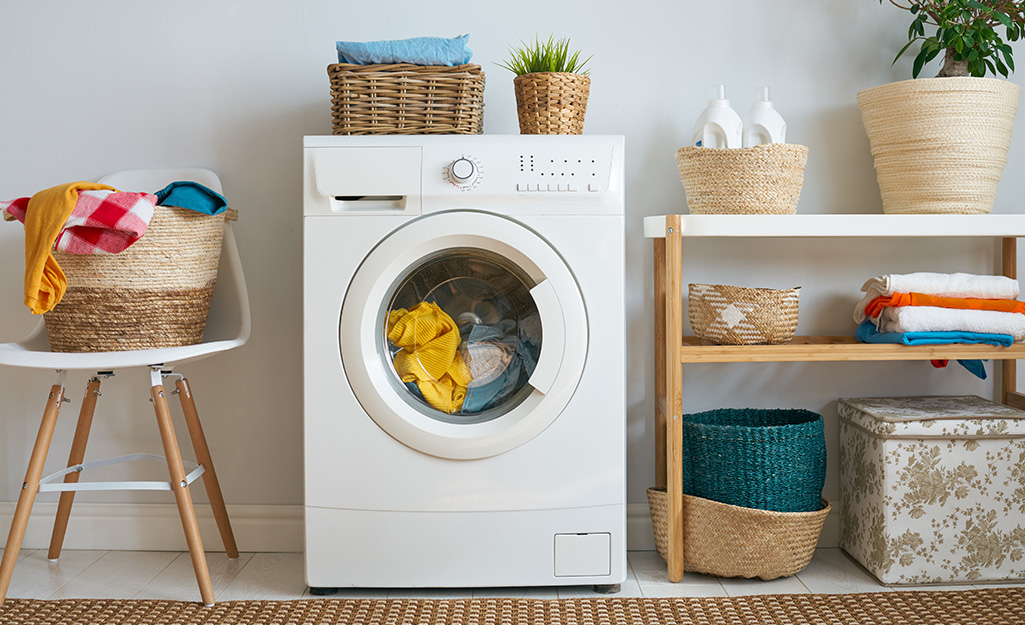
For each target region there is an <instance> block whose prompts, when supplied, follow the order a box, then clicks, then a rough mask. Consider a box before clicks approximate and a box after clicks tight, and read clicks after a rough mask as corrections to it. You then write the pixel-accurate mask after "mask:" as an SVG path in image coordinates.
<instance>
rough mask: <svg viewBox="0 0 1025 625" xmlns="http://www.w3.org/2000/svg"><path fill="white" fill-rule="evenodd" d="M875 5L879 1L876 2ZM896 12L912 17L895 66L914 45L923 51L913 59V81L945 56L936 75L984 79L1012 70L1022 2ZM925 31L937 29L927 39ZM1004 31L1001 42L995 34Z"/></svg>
mask: <svg viewBox="0 0 1025 625" xmlns="http://www.w3.org/2000/svg"><path fill="white" fill-rule="evenodd" d="M879 2H880V4H881V3H882V2H883V0H879ZM890 3H891V4H893V5H894V6H896V7H899V8H901V9H904V10H906V11H910V12H911V14H912V15H914V19H913V20H912V21H911V26H910V27H909V28H908V39H909V41H908V43H907V44H906V45H905V46H904V47H903V48H902V49H901V51H900V52H898V53H897V57H896V58H895V59H894V60H893V62H894V63H896V62H897V59H899V58H900V57H901V56H903V55H904V53H905V52H906V51H907V50H908V48H910V47H911V46H912V45H913V44H914V43H915V42H918V41H921V42H922V46H921V48H920V49H919V52H918V54H917V55H916V56H915V61H914V65H913V66H912V70H911V73H912V76H913V77H915V78H918V75H919V74H920V73H921V72H922V68H923V67H924V66H925V64H926V63H928V62H929V61H931V60H933V59H935V58H936V57H937V56H939V54H940V52H943V53H944V59H943V67H942V68H941V69H940V73H939V74H938V76H985V75H986V72H987V71H988V72H990V73H992V74H997V73H999V74H1001V75H1002V76H1004V77H1006V76H1007V75H1008V74H1009V73H1010V72H1013V71H1014V57H1013V52H1012V50H1011V46H1010V45H1008V44H1007V43H1006V41H1005V39H1006V40H1007V41H1017V40H1018V39H1021V38H1022V36H1023V34H1025V2H1022V0H917V1H916V0H911V2H909V3H908V4H902V3H901V2H898V0H890ZM927 26H930V27H936V32H935V34H933V35H932V36H929V37H927V36H926V35H925V29H926V27H927ZM1001 26H1002V27H1003V30H1004V35H1005V37H1003V38H1002V37H1001V36H1000V35H999V34H998V32H997V29H998V28H999V27H1001Z"/></svg>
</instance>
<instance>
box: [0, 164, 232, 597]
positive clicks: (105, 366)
mask: <svg viewBox="0 0 1025 625" xmlns="http://www.w3.org/2000/svg"><path fill="white" fill-rule="evenodd" d="M175 180H192V181H195V182H198V183H200V184H203V185H205V186H207V187H209V188H211V189H213V190H215V191H218V192H220V191H221V184H220V180H218V178H217V175H216V174H214V173H213V172H212V171H209V170H206V169H167V170H133V171H123V172H118V173H115V174H111V175H109V176H107V177H105V178H103V179H102V180H100V182H102V183H104V184H109V185H110V186H112V187H115V188H118V189H124V190H126V191H149V192H154V191H156V190H157V189H161V188H163V187H164V186H166V185H167V184H168V183H170V182H173V181H175ZM249 330H250V321H249V299H248V295H247V293H246V283H245V278H244V276H243V275H242V263H241V261H240V260H239V256H238V249H237V247H236V245H235V238H234V235H233V234H232V229H231V223H230V222H227V221H226V222H225V224H224V240H223V243H222V251H221V259H220V266H219V269H218V275H217V283H216V285H215V287H214V296H213V301H212V303H211V305H210V314H209V318H208V321H207V325H206V331H205V334H204V337H203V342H202V343H200V344H198V345H188V346H185V347H172V348H162V349H149V350H136V351H125V352H98V353H57V352H52V351H50V343H49V340H48V339H47V336H46V329H45V327H44V325H43V320H42V319H40V320H39V324H38V325H37V326H36V328H35V329H34V330H33V331H32V332H31V333H30V334H29V335H28V336H27V337H25V338H24V339H22V340H21V341H18V342H16V343H6V344H0V365H6V366H11V367H30V368H36V369H50V370H51V371H53V370H56V371H57V380H56V382H55V383H54V385H53V386H52V387H51V389H50V395H49V398H48V400H47V402H46V409H45V411H44V412H43V419H42V423H41V425H40V427H39V434H38V435H37V437H36V442H35V447H34V448H33V450H32V455H31V458H30V460H29V466H28V471H27V472H26V475H25V481H24V483H23V484H22V489H21V495H20V496H19V497H18V505H17V508H16V509H15V512H14V519H13V521H12V523H11V530H10V534H9V535H8V537H7V545H6V547H5V549H4V553H3V560H2V561H0V605H3V602H4V599H5V598H6V596H7V589H8V587H9V586H10V582H11V576H12V575H13V574H14V564H15V561H16V560H17V559H18V551H19V550H20V549H21V543H22V539H23V538H24V536H25V529H26V526H27V525H28V519H29V514H30V513H31V510H32V504H33V502H34V501H35V497H36V493H38V492H46V491H59V492H60V493H61V496H60V503H59V504H58V508H57V519H56V521H55V523H54V528H53V536H52V538H51V541H50V550H49V556H48V557H49V558H50V560H51V561H55V560H56V559H57V558H59V557H60V552H61V547H62V545H63V542H64V532H65V530H66V529H67V524H68V517H69V516H70V514H71V506H72V503H73V501H74V496H75V492H76V491H80V490H90V491H92V490H170V491H173V492H174V496H175V500H176V502H177V504H178V512H179V514H180V515H181V521H182V526H183V527H184V530H185V539H186V543H187V544H188V548H189V553H190V555H191V557H192V565H193V568H194V569H195V572H196V579H197V581H198V582H199V590H200V596H201V597H202V600H203V603H204V604H206V605H213V603H214V592H213V586H212V584H211V581H210V572H209V570H208V569H207V563H206V555H205V553H204V551H203V543H202V541H201V540H200V536H199V525H198V523H197V521H196V514H195V510H194V508H193V505H192V497H191V495H190V493H189V484H191V483H192V482H193V481H194V480H195V479H197V478H198V477H200V476H202V477H203V484H204V486H206V491H207V495H208V496H209V499H210V505H211V507H212V508H213V514H214V518H215V520H216V522H217V527H218V530H219V531H220V534H221V539H222V541H223V542H224V549H225V551H226V552H227V555H228V557H229V558H238V548H237V547H236V545H235V537H234V535H233V534H232V530H231V523H230V522H229V520H228V513H227V510H226V508H225V506H224V498H223V497H222V495H221V489H220V486H219V485H218V483H217V476H216V473H215V472H214V467H213V463H212V462H211V459H210V450H209V448H208V446H207V443H206V437H205V436H204V434H203V429H202V426H201V425H200V422H199V415H198V413H197V411H196V404H195V401H194V400H193V397H192V390H191V388H190V387H189V381H188V380H187V379H186V378H185V377H184V376H183V375H181V374H178V373H174V372H173V368H174V367H175V366H177V365H181V364H183V363H186V362H190V361H194V360H199V359H200V358H205V357H207V356H210V355H212V354H216V353H218V352H223V351H226V350H229V349H232V348H235V347H239V346H241V345H243V344H245V342H246V340H247V339H248V338H249ZM129 367H145V368H148V369H149V370H150V383H151V384H150V386H151V388H150V396H151V398H152V402H153V407H154V411H155V413H156V418H157V425H158V428H159V431H160V437H161V440H162V442H163V447H164V456H163V457H162V456H156V455H153V454H129V455H126V456H119V457H117V458H110V459H106V460H97V461H92V462H83V460H84V456H85V448H86V442H87V441H88V438H89V429H90V427H91V424H92V417H93V410H94V408H95V406H96V400H97V397H98V396H99V388H100V381H101V379H102V378H105V377H108V376H110V375H112V374H113V372H114V371H115V370H117V369H124V368H129ZM69 370H87V371H93V372H96V375H95V376H94V377H92V378H91V379H90V380H89V383H88V385H87V387H86V394H85V399H84V400H83V401H82V407H81V411H80V414H79V418H78V425H77V427H76V430H75V436H74V439H73V442H72V445H71V454H70V457H69V459H68V468H67V469H65V470H63V471H58V472H57V473H54V474H52V475H49V476H46V477H42V471H43V464H44V463H45V462H46V454H47V450H48V449H49V447H50V441H51V439H52V437H53V431H54V425H55V424H56V421H57V415H58V413H59V412H60V407H61V404H62V403H63V402H66V401H69V400H67V399H65V398H64V377H65V374H66V372H67V371H69ZM168 377H173V378H177V380H176V382H175V386H176V391H172V394H174V393H177V394H178V397H179V400H180V401H181V405H182V412H183V413H184V415H185V421H186V424H187V426H188V430H189V436H190V438H191V439H192V446H193V449H194V450H195V453H196V460H197V461H198V464H193V463H185V462H184V461H183V460H182V457H181V452H180V451H179V448H178V442H177V440H176V439H175V435H174V429H173V426H172V424H171V417H170V410H169V408H168V404H167V398H166V397H165V392H164V379H165V378H168ZM152 459H155V460H160V461H165V460H166V462H167V467H168V470H169V472H170V481H168V482H143V481H128V482H79V480H78V478H79V475H80V473H81V472H82V471H83V470H84V469H88V468H90V467H96V466H103V465H108V464H113V463H116V462H127V461H132V460H152ZM186 467H188V472H186ZM62 477H63V481H62V482H57V480H59V479H60V478H62ZM55 482H57V483H55Z"/></svg>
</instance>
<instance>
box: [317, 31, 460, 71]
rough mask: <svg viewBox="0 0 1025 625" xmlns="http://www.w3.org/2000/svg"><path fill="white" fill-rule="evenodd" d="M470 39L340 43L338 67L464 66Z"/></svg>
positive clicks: (414, 39)
mask: <svg viewBox="0 0 1025 625" xmlns="http://www.w3.org/2000/svg"><path fill="white" fill-rule="evenodd" d="M469 38H470V35H463V36H461V37H453V38H452V39H442V38H441V37H414V38H412V39H397V40H393V41H338V42H336V43H335V47H336V48H337V49H338V62H339V63H352V64H354V65H374V64H376V63H412V64H414V65H448V66H453V65H465V64H467V63H469V62H470V57H471V56H473V51H472V50H470V49H469V48H467V47H466V42H467V40H468V39H469Z"/></svg>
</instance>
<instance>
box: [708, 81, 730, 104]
mask: <svg viewBox="0 0 1025 625" xmlns="http://www.w3.org/2000/svg"><path fill="white" fill-rule="evenodd" d="M729 105H730V101H729V100H727V99H726V85H716V86H714V87H712V97H711V98H710V99H709V100H708V106H729Z"/></svg>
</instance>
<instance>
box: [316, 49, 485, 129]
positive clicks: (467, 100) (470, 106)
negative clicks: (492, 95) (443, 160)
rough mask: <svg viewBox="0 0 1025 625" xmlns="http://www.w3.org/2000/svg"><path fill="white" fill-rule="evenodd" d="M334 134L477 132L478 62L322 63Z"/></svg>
mask: <svg viewBox="0 0 1025 625" xmlns="http://www.w3.org/2000/svg"><path fill="white" fill-rule="evenodd" d="M327 74H328V77H329V78H330V79H331V118H332V121H333V133H334V134H336V135H437V134H453V135H479V134H481V133H482V132H484V72H482V71H481V69H480V65H456V66H454V67H446V66H435V65H410V64H395V65H350V64H348V63H335V64H333V65H328V67H327Z"/></svg>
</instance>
